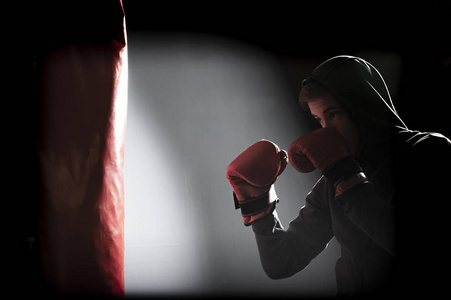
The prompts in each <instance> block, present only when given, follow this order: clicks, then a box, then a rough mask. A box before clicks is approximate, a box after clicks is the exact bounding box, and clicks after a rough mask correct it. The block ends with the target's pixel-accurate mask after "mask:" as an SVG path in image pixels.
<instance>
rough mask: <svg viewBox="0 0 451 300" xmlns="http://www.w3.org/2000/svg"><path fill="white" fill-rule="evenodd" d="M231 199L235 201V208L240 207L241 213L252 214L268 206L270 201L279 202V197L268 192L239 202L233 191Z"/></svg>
mask: <svg viewBox="0 0 451 300" xmlns="http://www.w3.org/2000/svg"><path fill="white" fill-rule="evenodd" d="M233 200H234V202H235V209H239V208H241V213H242V214H243V215H247V214H252V213H255V212H258V211H261V210H262V209H264V208H266V207H268V206H269V205H270V204H271V203H273V202H274V201H275V202H279V199H277V197H276V196H275V193H271V192H268V193H266V194H263V195H261V196H258V197H256V198H252V199H249V200H246V203H239V201H238V198H237V197H236V195H235V192H233Z"/></svg>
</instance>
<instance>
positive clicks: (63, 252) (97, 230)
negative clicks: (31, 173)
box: [36, 0, 127, 297]
mask: <svg viewBox="0 0 451 300" xmlns="http://www.w3.org/2000/svg"><path fill="white" fill-rule="evenodd" d="M58 2H61V3H59V4H56V5H57V6H56V7H49V8H46V9H45V10H46V11H48V12H47V15H46V14H45V13H46V12H44V16H43V18H47V19H46V20H43V22H44V24H45V25H43V26H42V28H43V30H42V31H43V32H42V35H43V39H44V40H45V39H47V40H45V41H44V42H45V43H46V45H44V47H43V49H44V50H42V51H41V54H40V60H39V65H38V67H37V68H38V72H39V88H38V90H39V95H38V101H39V103H38V105H39V124H40V125H39V130H38V134H37V137H36V146H37V153H38V160H39V168H40V181H41V199H40V215H39V234H38V235H39V247H40V256H41V268H42V276H43V280H44V282H45V284H46V286H47V287H48V289H50V290H51V291H52V292H55V293H61V294H64V295H74V294H75V295H102V296H119V297H122V296H123V295H124V180H123V165H124V160H123V159H124V144H125V129H126V111H127V47H126V31H125V17H124V11H123V8H122V3H121V1H120V0H117V1H112V0H110V1H93V2H94V3H93V4H92V5H91V4H90V3H89V4H86V2H81V1H58ZM55 3H57V2H55ZM43 11H44V10H43ZM44 42H42V43H44Z"/></svg>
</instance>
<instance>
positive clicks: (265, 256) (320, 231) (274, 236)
mask: <svg viewBox="0 0 451 300" xmlns="http://www.w3.org/2000/svg"><path fill="white" fill-rule="evenodd" d="M311 196H313V195H311ZM252 229H253V231H254V233H255V238H256V241H257V246H258V250H259V254H260V259H261V263H262V266H263V269H264V270H265V272H266V274H267V275H268V276H269V277H270V278H273V279H280V278H286V277H290V276H292V275H293V274H295V273H297V272H299V271H301V270H303V269H304V268H305V267H306V266H307V265H308V264H309V263H310V261H311V260H312V259H313V258H315V257H316V256H317V255H318V254H319V253H321V251H323V250H324V249H325V248H326V246H327V243H328V242H329V241H330V239H331V238H332V236H333V232H332V228H331V224H330V220H329V218H328V215H326V216H325V213H324V212H323V211H319V210H318V209H317V208H315V207H314V205H313V204H311V203H310V201H309V199H307V204H306V206H304V207H303V208H302V209H301V210H300V213H299V216H298V217H297V218H295V219H294V220H293V221H291V222H290V225H289V227H288V229H287V230H284V228H283V226H282V224H281V222H280V220H279V218H278V216H277V212H276V211H274V212H273V213H272V214H271V215H268V216H266V217H265V218H263V219H261V220H259V221H258V222H255V223H254V224H253V225H252Z"/></svg>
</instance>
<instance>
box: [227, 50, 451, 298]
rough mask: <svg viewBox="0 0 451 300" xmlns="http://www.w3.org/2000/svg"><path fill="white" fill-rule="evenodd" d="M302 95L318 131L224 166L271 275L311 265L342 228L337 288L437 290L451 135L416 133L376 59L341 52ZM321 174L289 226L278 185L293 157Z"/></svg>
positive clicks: (264, 144) (303, 168) (264, 143)
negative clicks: (282, 215)
mask: <svg viewBox="0 0 451 300" xmlns="http://www.w3.org/2000/svg"><path fill="white" fill-rule="evenodd" d="M299 103H300V105H301V106H302V108H304V110H306V111H307V112H309V113H310V114H311V116H312V117H313V118H315V119H316V120H317V121H318V122H319V124H320V125H321V128H319V129H317V130H314V131H312V132H310V133H308V134H306V135H304V136H301V137H300V138H298V139H297V140H295V141H294V142H293V143H292V144H291V145H290V147H289V149H288V153H287V152H286V151H284V150H281V149H279V147H278V146H277V145H276V144H275V143H273V142H271V141H268V140H261V141H258V142H256V143H255V144H253V145H252V146H250V147H249V148H248V149H246V150H245V151H244V152H243V153H241V154H240V155H239V156H238V157H237V158H236V159H235V160H233V161H232V162H231V163H230V165H229V166H228V168H227V172H226V175H227V178H228V180H229V182H230V184H231V185H232V188H233V190H234V200H235V206H236V208H241V213H242V216H243V221H244V224H245V225H246V226H252V229H253V231H254V233H255V237H256V241H257V246H258V250H259V254H260V259H261V263H262V266H263V269H264V271H265V272H266V273H267V275H268V276H269V277H270V278H272V279H282V278H286V277H290V276H292V275H293V274H295V273H297V272H299V271H301V270H303V269H304V268H305V267H306V266H307V265H308V264H309V263H310V262H311V261H312V260H313V259H314V258H315V257H316V256H317V255H318V254H319V253H321V251H323V250H324V249H325V248H326V247H327V244H328V242H329V241H330V240H331V239H332V238H333V237H335V238H336V239H337V241H338V243H339V244H340V248H341V257H340V258H339V259H338V260H337V262H336V266H335V272H336V281H337V291H338V294H339V295H345V296H350V295H369V294H371V295H372V294H374V293H383V292H390V293H399V294H400V295H404V296H405V295H407V294H409V292H413V293H414V294H415V295H420V294H421V293H422V292H424V293H426V294H427V295H432V294H434V293H437V295H438V294H440V293H441V291H442V290H443V287H446V282H445V279H444V277H443V276H442V275H440V273H439V272H437V266H443V265H445V264H448V263H449V255H448V254H447V253H446V246H445V245H446V244H445V242H446V239H445V237H446V236H447V235H446V233H447V231H445V229H446V226H448V223H447V213H446V212H447V206H446V205H447V201H446V199H448V200H449V196H447V191H448V182H449V177H450V176H449V175H448V172H449V170H450V169H451V151H450V150H451V141H450V140H449V139H448V138H446V137H445V136H443V135H441V134H438V133H428V132H419V131H414V130H410V129H408V128H407V126H406V124H404V122H403V121H402V119H401V118H400V117H399V115H398V114H397V112H396V109H395V107H394V105H393V102H392V100H391V97H390V93H389V91H388V89H387V86H386V84H385V82H384V80H383V78H382V76H381V75H380V73H379V72H378V71H377V70H376V68H375V67H374V66H372V65H371V64H370V63H369V62H367V61H365V60H363V59H361V58H359V57H354V56H346V55H342V56H336V57H333V58H330V59H328V60H327V61H325V62H323V63H322V64H321V65H319V66H318V67H317V68H316V69H315V70H314V71H313V72H312V73H311V74H310V76H308V78H306V79H305V80H304V81H303V82H302V89H301V92H300V97H299ZM288 160H289V162H290V163H291V165H292V166H293V167H294V168H295V169H296V170H297V171H299V172H302V173H307V172H312V171H314V170H315V169H318V170H319V171H320V172H321V173H322V174H323V176H322V177H321V178H320V179H319V181H318V182H317V183H316V184H315V186H314V187H313V188H312V190H311V191H310V192H309V193H308V195H307V197H306V201H305V205H304V206H303V207H302V208H301V209H300V212H299V216H298V217H297V218H295V219H294V220H292V221H291V222H290V224H289V226H288V228H286V229H285V228H284V227H283V226H282V223H281V221H280V220H279V217H278V215H277V211H276V203H278V202H279V199H278V198H277V194H276V192H275V188H274V183H275V181H276V179H277V177H278V176H279V175H280V174H282V172H283V171H284V169H285V167H286V165H287V162H288Z"/></svg>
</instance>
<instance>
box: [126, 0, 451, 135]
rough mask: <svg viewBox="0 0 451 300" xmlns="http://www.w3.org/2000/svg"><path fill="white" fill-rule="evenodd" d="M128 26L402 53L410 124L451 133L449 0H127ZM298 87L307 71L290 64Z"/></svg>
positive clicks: (289, 50)
mask: <svg viewBox="0 0 451 300" xmlns="http://www.w3.org/2000/svg"><path fill="white" fill-rule="evenodd" d="M124 8H125V13H126V18H127V29H128V30H129V31H145V32H162V33H171V32H172V33H173V32H186V33H203V34H213V35H218V36H222V37H227V38H231V39H235V40H238V41H242V42H245V43H249V44H252V45H255V46H258V47H261V48H263V49H266V50H268V51H271V52H272V53H274V55H276V56H277V57H278V58H280V59H281V60H282V61H283V60H284V59H286V58H290V59H293V60H295V59H296V58H314V59H318V60H325V59H327V58H330V57H332V56H335V55H340V54H350V53H356V52H358V51H364V50H373V51H374V50H376V51H377V50H381V51H389V52H392V53H395V54H397V55H398V56H399V57H400V58H401V60H402V74H401V78H400V87H399V89H400V92H399V95H398V96H397V97H396V99H394V100H395V106H396V108H397V110H398V112H399V113H400V115H401V117H402V118H403V119H404V121H405V122H406V124H407V125H408V126H409V127H411V129H418V130H423V131H438V132H442V133H444V134H446V135H448V136H449V134H450V133H451V131H450V126H448V121H447V112H446V109H444V107H445V106H446V105H447V104H448V103H447V102H448V101H449V100H451V92H450V90H451V84H450V82H451V75H450V74H451V71H450V68H451V67H450V66H451V45H450V44H451V42H450V38H449V37H450V36H451V35H450V34H451V2H450V1H365V2H361V1H290V2H288V1H287V2H285V3H280V4H279V3H278V4H272V3H269V2H268V3H261V4H255V3H251V4H244V3H241V4H235V3H225V2H219V3H215V4H206V3H190V4H187V3H184V2H177V3H172V2H164V3H156V2H155V3H154V4H147V3H146V1H127V0H124ZM284 67H285V73H286V76H287V80H289V81H290V82H291V84H292V87H293V89H294V90H298V89H299V84H300V80H302V78H301V77H300V75H299V72H297V73H296V71H295V70H293V68H292V67H290V66H286V65H285V66H284Z"/></svg>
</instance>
